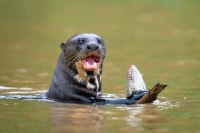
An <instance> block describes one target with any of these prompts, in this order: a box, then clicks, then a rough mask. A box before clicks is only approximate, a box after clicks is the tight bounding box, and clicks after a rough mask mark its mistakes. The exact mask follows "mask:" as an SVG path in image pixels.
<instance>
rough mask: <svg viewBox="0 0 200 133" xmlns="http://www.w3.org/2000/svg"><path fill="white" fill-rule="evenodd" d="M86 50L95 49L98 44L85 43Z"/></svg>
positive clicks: (97, 47)
mask: <svg viewBox="0 0 200 133" xmlns="http://www.w3.org/2000/svg"><path fill="white" fill-rule="evenodd" d="M86 48H87V50H91V51H95V50H98V49H99V44H87V46H86Z"/></svg>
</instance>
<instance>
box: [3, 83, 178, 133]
mask: <svg viewBox="0 0 200 133" xmlns="http://www.w3.org/2000/svg"><path fill="white" fill-rule="evenodd" d="M0 91H4V92H3V93H1V95H0V100H11V101H13V102H14V104H13V105H11V106H19V105H20V104H18V102H19V101H17V102H15V101H16V100H21V101H22V102H26V103H27V102H30V104H31V102H33V101H38V102H45V103H47V105H48V108H50V110H49V111H50V116H51V124H52V125H53V126H54V128H53V130H52V131H54V132H83V133H88V132H89V133H92V132H95V133H100V132H103V131H104V130H107V128H109V127H113V126H115V124H116V123H121V124H122V125H123V124H125V123H127V125H129V126H130V127H129V128H127V129H124V130H125V131H128V130H130V128H131V127H133V128H135V129H131V130H132V131H144V130H145V129H144V127H143V126H141V124H142V123H145V122H148V123H149V122H150V123H152V124H153V123H159V122H163V121H164V116H163V115H161V114H159V112H158V111H159V110H166V109H172V108H175V107H180V103H179V102H176V103H172V102H170V101H169V99H167V98H164V97H163V98H162V97H161V98H160V100H156V101H155V102H154V103H153V104H142V105H129V106H128V105H117V106H115V105H84V104H72V103H58V102H55V101H52V100H46V99H38V98H37V95H40V94H42V93H44V92H45V91H44V90H33V89H32V88H15V87H6V86H0ZM110 96H111V97H112V96H113V95H109V94H106V95H105V97H110ZM11 101H10V102H11ZM0 104H1V105H4V106H10V104H8V103H7V102H5V103H4V101H1V102H0ZM32 106H34V105H32ZM122 112H123V113H126V115H121V114H123V113H122ZM39 119H40V118H39ZM107 121H109V122H107ZM24 126H26V125H24ZM77 126H78V128H77ZM120 128H122V127H121V126H120ZM154 128H155V126H154ZM157 128H159V127H157ZM114 131H115V130H114Z"/></svg>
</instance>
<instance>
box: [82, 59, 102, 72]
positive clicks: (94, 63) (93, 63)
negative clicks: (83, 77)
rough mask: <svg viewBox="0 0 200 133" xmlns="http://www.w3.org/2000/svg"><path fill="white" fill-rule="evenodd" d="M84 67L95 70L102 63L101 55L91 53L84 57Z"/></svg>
mask: <svg viewBox="0 0 200 133" xmlns="http://www.w3.org/2000/svg"><path fill="white" fill-rule="evenodd" d="M82 61H83V68H84V69H85V70H88V71H93V70H95V69H97V68H98V66H99V64H100V57H99V56H96V55H89V56H86V57H85V58H83V60H82Z"/></svg>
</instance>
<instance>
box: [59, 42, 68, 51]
mask: <svg viewBox="0 0 200 133" xmlns="http://www.w3.org/2000/svg"><path fill="white" fill-rule="evenodd" d="M66 45H67V43H66V42H62V43H61V44H60V47H61V49H62V50H64V49H65V47H66Z"/></svg>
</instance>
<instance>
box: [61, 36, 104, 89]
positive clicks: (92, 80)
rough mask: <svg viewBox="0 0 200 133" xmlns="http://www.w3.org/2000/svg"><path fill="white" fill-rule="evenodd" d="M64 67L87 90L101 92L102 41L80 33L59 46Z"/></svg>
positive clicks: (98, 37) (99, 38)
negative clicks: (73, 72)
mask: <svg viewBox="0 0 200 133" xmlns="http://www.w3.org/2000/svg"><path fill="white" fill-rule="evenodd" d="M61 48H62V50H63V52H64V62H65V65H66V66H67V67H68V68H70V69H72V70H74V71H75V73H76V75H75V76H74V79H75V80H76V81H78V82H79V83H82V84H84V85H85V87H86V88H87V89H92V90H95V91H97V92H99V91H101V73H102V66H103V60H104V58H105V56H106V47H105V44H104V41H103V39H102V38H101V37H100V36H98V35H96V34H92V33H82V34H78V35H75V36H73V37H71V38H70V39H69V40H68V41H67V42H64V43H62V44H61Z"/></svg>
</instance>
